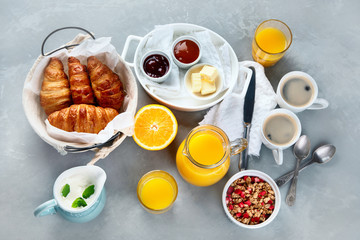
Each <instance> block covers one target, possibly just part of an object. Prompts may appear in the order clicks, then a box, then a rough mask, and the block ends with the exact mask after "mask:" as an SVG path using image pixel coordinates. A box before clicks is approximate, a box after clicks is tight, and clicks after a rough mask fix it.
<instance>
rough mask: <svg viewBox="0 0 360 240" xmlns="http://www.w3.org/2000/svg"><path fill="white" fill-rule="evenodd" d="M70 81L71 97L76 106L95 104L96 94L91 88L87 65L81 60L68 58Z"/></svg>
mask: <svg viewBox="0 0 360 240" xmlns="http://www.w3.org/2000/svg"><path fill="white" fill-rule="evenodd" d="M68 67H69V81H70V91H71V97H72V100H73V103H74V104H81V103H84V104H94V103H95V100H94V94H93V91H92V89H91V86H90V80H89V76H88V73H87V70H86V66H85V65H81V63H80V61H79V59H77V58H75V57H69V58H68Z"/></svg>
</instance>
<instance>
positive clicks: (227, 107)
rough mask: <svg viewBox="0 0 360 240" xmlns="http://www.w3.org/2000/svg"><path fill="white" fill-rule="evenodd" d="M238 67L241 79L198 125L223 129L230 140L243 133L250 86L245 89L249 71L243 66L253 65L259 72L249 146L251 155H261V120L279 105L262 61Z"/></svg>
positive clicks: (249, 62) (257, 73)
mask: <svg viewBox="0 0 360 240" xmlns="http://www.w3.org/2000/svg"><path fill="white" fill-rule="evenodd" d="M239 66H240V70H239V77H238V82H237V84H236V85H235V87H234V89H233V91H232V93H230V94H229V96H227V97H226V98H225V99H224V100H223V101H222V102H220V103H218V104H216V105H215V106H213V107H212V108H211V109H210V110H209V112H208V113H207V114H206V115H205V117H204V119H203V120H202V121H201V122H200V123H199V125H203V124H212V125H215V126H217V127H219V128H221V129H222V130H224V131H225V133H226V134H227V135H228V137H229V139H230V141H232V140H234V139H236V138H240V137H242V136H243V132H244V126H243V109H244V97H245V94H246V91H247V87H246V89H245V88H244V86H245V79H246V73H245V72H243V71H241V67H250V66H253V67H254V68H255V72H256V85H255V86H256V90H255V106H254V113H253V118H252V123H251V128H250V136H249V139H250V140H249V142H250V143H249V146H248V148H249V155H254V156H257V157H258V156H259V153H260V149H261V130H260V127H261V126H260V125H261V121H262V120H263V118H264V116H265V115H266V114H267V113H268V112H269V111H271V110H272V109H274V108H275V107H276V99H275V96H276V94H275V92H274V90H273V88H272V86H271V84H270V82H269V80H268V79H267V77H266V76H265V72H264V67H263V66H262V65H261V64H259V63H257V62H253V61H243V62H240V63H239Z"/></svg>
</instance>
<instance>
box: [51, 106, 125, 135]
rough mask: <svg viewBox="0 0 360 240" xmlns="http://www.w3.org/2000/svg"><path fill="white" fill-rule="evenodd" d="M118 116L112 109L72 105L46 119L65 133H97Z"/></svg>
mask: <svg viewBox="0 0 360 240" xmlns="http://www.w3.org/2000/svg"><path fill="white" fill-rule="evenodd" d="M117 115H118V112H117V111H116V110H115V109H112V108H102V107H95V106H93V105H87V104H74V105H71V106H70V107H68V108H64V109H62V110H60V111H56V112H54V113H52V114H50V116H49V117H48V120H49V122H50V124H51V125H53V126H54V127H57V128H60V129H62V130H64V131H67V132H85V133H99V132H100V131H101V130H102V129H104V128H105V127H106V125H107V124H108V123H109V122H110V121H111V120H113V119H114V118H115V117H116V116H117Z"/></svg>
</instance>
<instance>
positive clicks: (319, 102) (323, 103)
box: [308, 98, 329, 110]
mask: <svg viewBox="0 0 360 240" xmlns="http://www.w3.org/2000/svg"><path fill="white" fill-rule="evenodd" d="M328 106H329V102H328V101H327V100H325V99H323V98H317V99H315V101H314V103H313V104H312V105H311V106H310V107H308V109H309V110H319V109H324V108H327V107H328Z"/></svg>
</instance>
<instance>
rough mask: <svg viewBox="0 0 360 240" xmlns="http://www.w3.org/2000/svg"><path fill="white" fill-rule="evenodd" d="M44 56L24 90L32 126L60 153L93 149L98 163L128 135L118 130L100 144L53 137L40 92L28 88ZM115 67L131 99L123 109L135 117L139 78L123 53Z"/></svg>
mask: <svg viewBox="0 0 360 240" xmlns="http://www.w3.org/2000/svg"><path fill="white" fill-rule="evenodd" d="M75 28H77V27H75ZM77 29H80V30H84V29H81V28H77ZM58 30H59V29H58ZM58 30H55V31H54V32H56V31H58ZM60 30H62V29H60ZM84 31H86V30H84ZM54 32H53V33H54ZM86 32H87V31H86ZM51 34H52V33H51ZM51 34H50V35H51ZM50 35H49V36H50ZM90 37H93V35H92V34H90V35H89V34H87V35H84V34H78V35H77V36H76V37H75V38H74V39H73V40H72V41H70V42H69V43H67V44H66V45H65V46H69V45H74V44H80V43H81V42H83V41H84V40H86V39H89V38H90ZM93 38H94V37H93ZM46 39H47V38H46ZM46 39H45V40H46ZM43 45H44V44H43ZM66 49H68V48H66ZM68 51H71V49H68ZM44 57H45V56H43V55H40V56H39V57H38V58H37V59H36V61H35V63H34V65H33V66H32V68H31V70H30V72H29V73H28V75H27V77H26V80H25V83H24V89H23V94H22V103H23V108H24V111H25V115H26V117H27V119H28V121H29V123H30V125H31V126H32V128H33V129H34V131H35V132H36V133H37V134H38V135H39V137H40V138H42V139H43V140H44V141H45V142H47V143H48V144H50V145H51V146H53V147H54V148H55V149H56V150H57V151H58V152H59V153H61V154H63V155H65V154H67V153H68V152H71V153H78V152H84V151H89V150H92V151H94V152H95V155H94V158H93V159H92V160H91V161H90V163H89V164H94V163H95V162H96V161H98V160H99V159H103V158H105V157H106V156H107V155H108V154H109V153H110V152H111V151H113V150H114V149H115V148H116V147H118V146H119V145H120V144H121V143H122V141H124V139H125V138H126V135H125V134H123V133H121V132H117V133H114V135H113V136H112V137H111V138H110V139H108V140H107V141H105V142H103V143H97V144H93V143H92V144H88V143H74V142H65V141H61V140H57V139H55V138H53V137H51V136H50V135H49V134H48V133H47V131H46V125H45V119H46V118H47V115H46V114H45V112H44V110H43V109H42V107H41V106H40V99H39V95H38V94H37V93H34V91H32V90H31V89H29V88H27V87H26V86H27V84H28V83H29V82H30V81H31V80H32V79H33V78H34V77H36V76H34V71H35V69H36V67H37V66H38V64H39V62H40V61H41V60H42V59H43V58H44ZM112 70H113V71H114V72H116V73H117V74H118V75H119V76H120V79H121V81H122V83H123V86H124V89H125V91H126V94H127V96H128V101H127V102H126V104H124V107H123V111H124V112H129V113H131V116H134V115H135V111H136V107H137V99H138V96H137V92H138V91H137V85H136V79H135V77H134V75H133V73H132V71H131V70H130V68H129V67H128V66H127V65H126V63H125V62H124V60H123V59H122V58H121V57H120V55H119V63H118V64H117V65H116V66H115V69H112ZM38 82H39V84H38V86H36V88H38V90H39V91H40V89H41V83H42V80H41V81H38Z"/></svg>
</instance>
